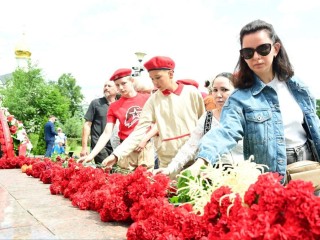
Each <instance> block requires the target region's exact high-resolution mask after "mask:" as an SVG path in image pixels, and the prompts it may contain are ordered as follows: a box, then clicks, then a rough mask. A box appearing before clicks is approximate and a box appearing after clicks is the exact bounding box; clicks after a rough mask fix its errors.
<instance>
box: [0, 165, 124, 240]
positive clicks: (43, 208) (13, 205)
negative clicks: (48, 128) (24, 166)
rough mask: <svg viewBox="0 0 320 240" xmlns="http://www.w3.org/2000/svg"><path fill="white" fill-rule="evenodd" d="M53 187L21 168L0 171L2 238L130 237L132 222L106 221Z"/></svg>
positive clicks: (0, 237) (0, 226)
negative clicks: (23, 171) (52, 188)
mask: <svg viewBox="0 0 320 240" xmlns="http://www.w3.org/2000/svg"><path fill="white" fill-rule="evenodd" d="M49 186H50V185H49V184H43V183H42V182H41V181H40V180H39V179H38V178H33V177H29V176H27V175H26V174H24V173H21V170H20V169H8V170H2V169H1V170H0V239H126V232H127V227H128V225H126V224H121V223H116V222H115V223H104V222H102V221H101V220H100V216H99V214H98V213H97V212H95V211H87V210H86V211H82V210H79V209H78V208H76V207H73V206H72V204H71V201H70V200H69V199H66V198H64V197H63V196H61V195H51V194H50V190H49Z"/></svg>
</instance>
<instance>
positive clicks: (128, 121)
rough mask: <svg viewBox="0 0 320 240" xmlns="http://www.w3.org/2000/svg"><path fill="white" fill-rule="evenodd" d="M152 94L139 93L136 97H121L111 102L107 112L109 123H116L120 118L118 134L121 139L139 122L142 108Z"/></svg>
mask: <svg viewBox="0 0 320 240" xmlns="http://www.w3.org/2000/svg"><path fill="white" fill-rule="evenodd" d="M149 96H150V94H143V93H138V94H137V95H136V96H135V97H132V98H125V97H121V98H120V99H119V100H118V101H115V102H113V103H111V105H110V107H109V110H108V113H107V123H108V122H111V123H114V124H115V123H116V121H117V119H118V120H119V122H120V124H119V133H118V136H119V138H120V139H121V140H124V139H126V138H127V137H128V136H129V134H130V133H131V132H132V131H133V129H134V128H135V126H136V125H137V124H138V122H139V118H140V114H141V111H142V108H143V106H144V104H145V103H146V101H147V100H148V98H149Z"/></svg>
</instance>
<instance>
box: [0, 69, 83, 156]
mask: <svg viewBox="0 0 320 240" xmlns="http://www.w3.org/2000/svg"><path fill="white" fill-rule="evenodd" d="M0 94H1V95H2V98H3V102H2V105H3V106H4V107H7V108H8V109H9V111H10V113H11V114H13V115H14V116H15V118H16V119H18V120H20V121H22V122H23V124H24V126H25V128H26V131H27V133H31V132H32V133H34V134H37V135H38V136H39V141H38V144H37V145H39V146H37V147H36V148H35V149H34V151H35V154H43V153H44V152H43V150H44V138H43V137H44V136H43V127H44V124H45V123H46V122H47V121H48V117H49V116H50V115H55V116H56V117H57V118H58V121H57V124H56V125H57V126H58V125H61V126H68V127H67V129H66V130H67V131H65V133H66V134H70V135H71V136H73V137H79V136H81V129H82V119H81V118H80V117H79V115H81V113H80V114H79V110H80V111H81V102H82V99H83V95H82V93H81V88H80V87H79V86H77V85H76V80H75V78H73V77H72V76H71V74H63V75H62V76H61V77H60V78H59V80H58V81H57V82H48V81H46V80H45V79H44V77H43V75H42V70H41V69H39V68H37V66H34V65H31V63H29V65H28V70H24V69H21V68H17V69H16V70H15V71H14V72H13V73H12V77H11V78H9V79H7V82H6V87H5V89H0ZM75 114H76V116H77V117H74V115H75ZM69 121H70V123H69ZM71 125H72V127H71ZM78 128H79V129H78ZM68 130H70V131H68ZM34 151H33V152H34Z"/></svg>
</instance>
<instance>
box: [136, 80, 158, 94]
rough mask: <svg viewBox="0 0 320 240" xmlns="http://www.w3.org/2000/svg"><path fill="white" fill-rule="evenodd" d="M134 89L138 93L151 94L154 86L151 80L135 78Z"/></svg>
mask: <svg viewBox="0 0 320 240" xmlns="http://www.w3.org/2000/svg"><path fill="white" fill-rule="evenodd" d="M133 87H134V89H135V90H136V91H137V92H149V93H151V92H152V90H153V88H154V86H153V83H152V81H151V80H150V79H142V78H134V82H133Z"/></svg>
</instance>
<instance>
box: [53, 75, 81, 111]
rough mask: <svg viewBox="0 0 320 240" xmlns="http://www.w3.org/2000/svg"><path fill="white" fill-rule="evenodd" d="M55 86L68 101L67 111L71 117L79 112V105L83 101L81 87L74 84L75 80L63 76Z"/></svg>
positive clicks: (71, 77) (69, 76) (70, 76)
mask: <svg viewBox="0 0 320 240" xmlns="http://www.w3.org/2000/svg"><path fill="white" fill-rule="evenodd" d="M57 86H58V88H59V90H60V92H61V93H62V95H64V96H66V97H67V98H68V99H69V100H70V107H69V110H70V112H71V116H72V117H73V116H75V114H76V113H77V112H79V111H81V109H82V108H81V103H82V100H83V99H84V96H83V94H82V93H81V87H80V86H78V85H77V84H76V79H75V78H74V77H73V76H72V75H71V74H70V73H68V74H66V73H65V74H63V75H62V76H61V77H60V78H59V79H58V83H57Z"/></svg>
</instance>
